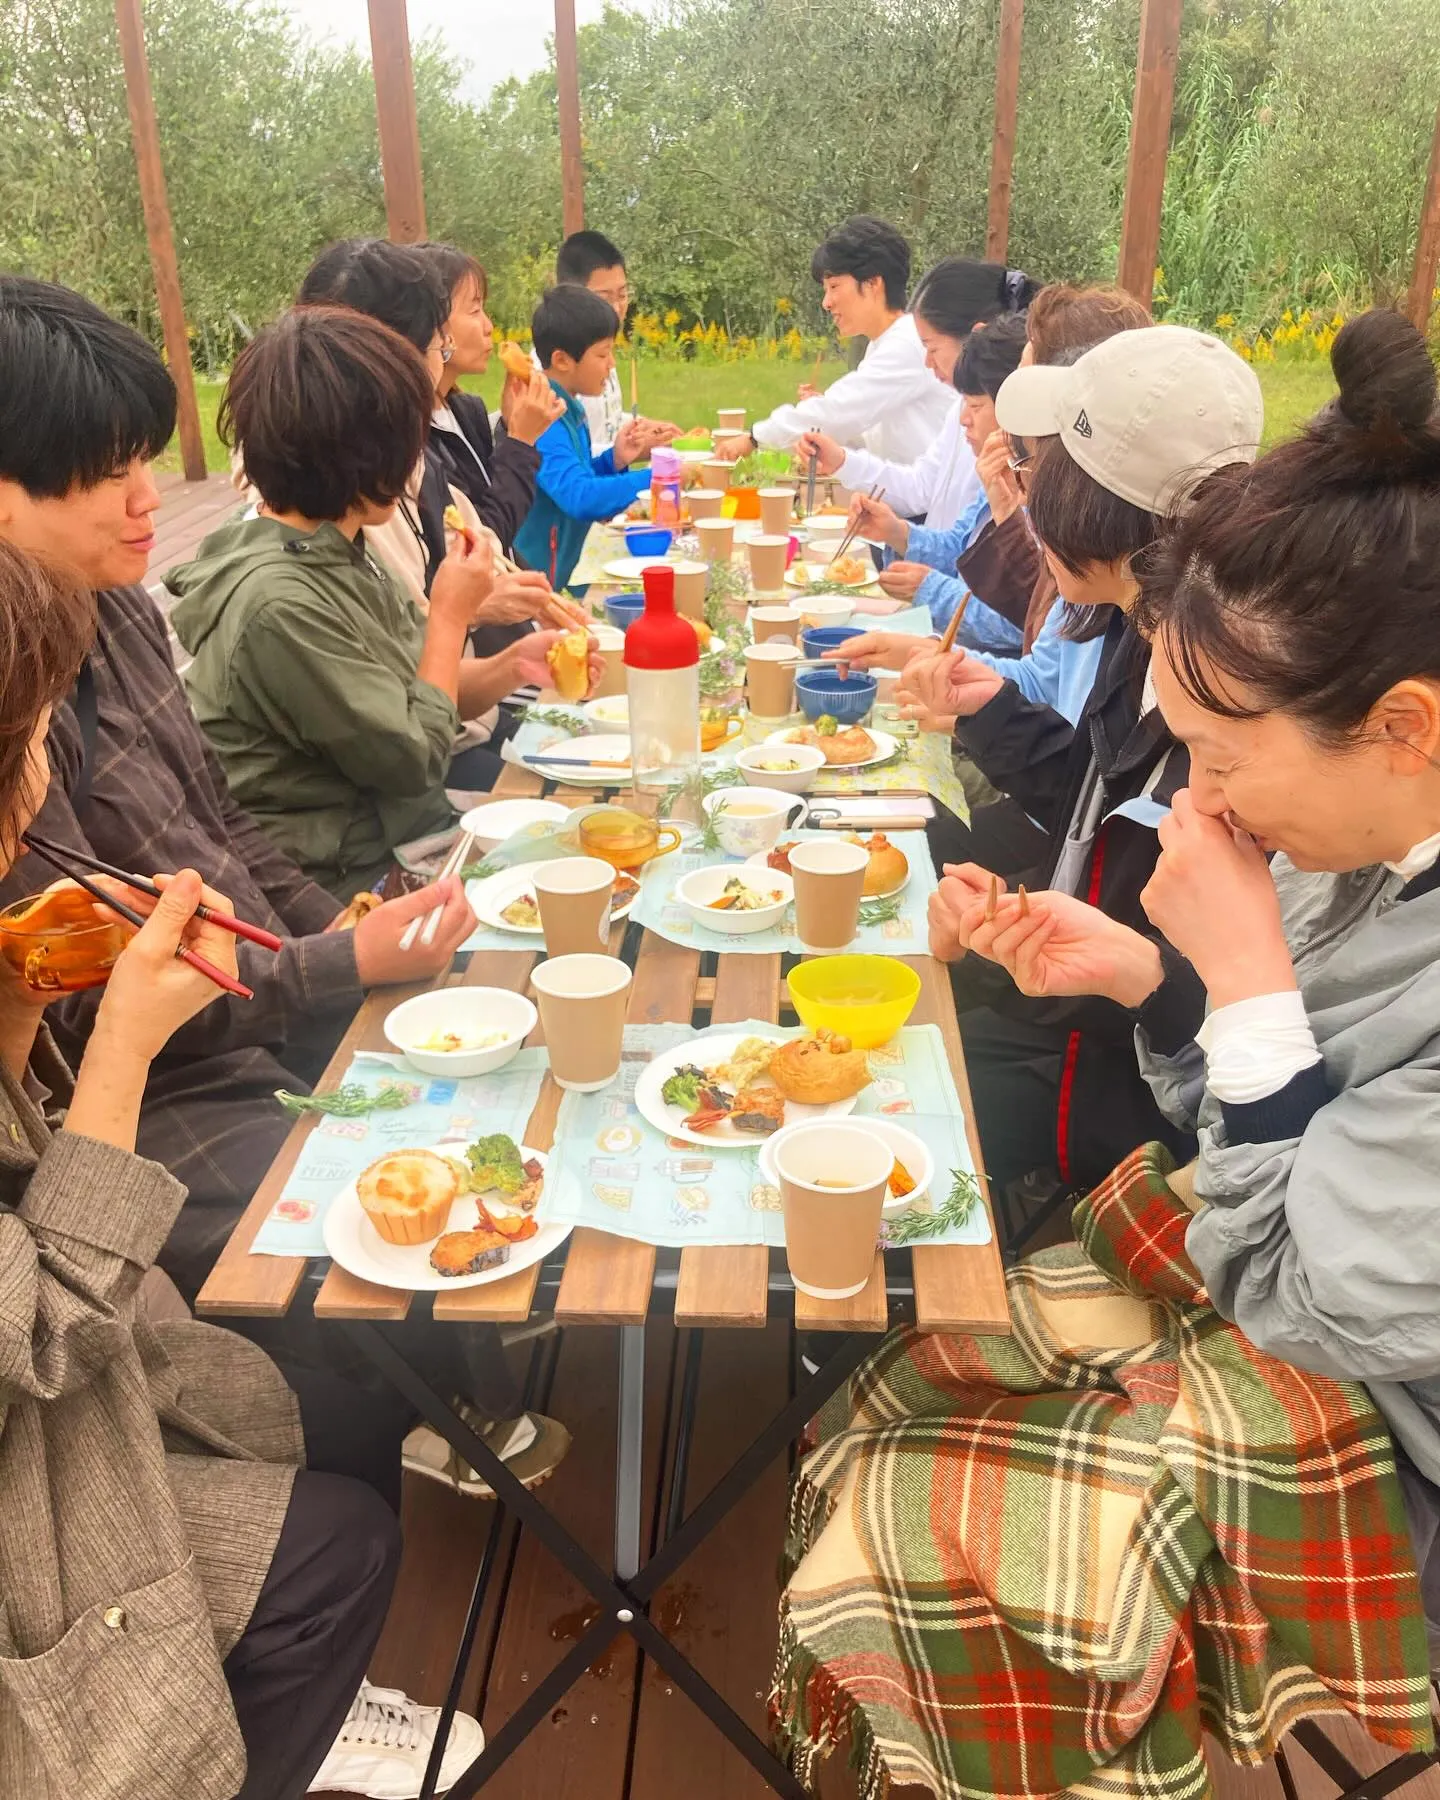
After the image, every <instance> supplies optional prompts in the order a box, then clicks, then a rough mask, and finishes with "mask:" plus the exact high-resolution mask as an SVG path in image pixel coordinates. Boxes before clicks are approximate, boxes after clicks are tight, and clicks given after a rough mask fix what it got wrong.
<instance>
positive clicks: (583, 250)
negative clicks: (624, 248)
mask: <svg viewBox="0 0 1440 1800" xmlns="http://www.w3.org/2000/svg"><path fill="white" fill-rule="evenodd" d="M624 267H625V258H624V257H623V256H622V255H621V254H620V251H619V249H618V248H617V247H616V245H614V244H612V243H611V242H610V240H609V238H607V237H605V236H603V235H602V234H601V233H600V232H598V231H572V232H571V233H570V235H569V237H567V238H566V240H565V242H564V243H563V244H562V245H561V246H560V249H559V251H558V252H557V253H556V257H555V279H556V281H558V282H573V283H574V284H575V285H576V286H577V287H584V286H585V284H586V282H587V281H589V279H590V277H591V276H592V275H595V274H598V273H599V271H600V270H601V269H623V268H624Z"/></svg>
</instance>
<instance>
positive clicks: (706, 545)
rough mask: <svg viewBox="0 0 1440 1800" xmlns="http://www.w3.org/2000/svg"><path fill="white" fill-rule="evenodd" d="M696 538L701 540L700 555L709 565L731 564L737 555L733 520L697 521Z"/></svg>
mask: <svg viewBox="0 0 1440 1800" xmlns="http://www.w3.org/2000/svg"><path fill="white" fill-rule="evenodd" d="M695 536H696V537H697V538H698V539H699V540H700V554H701V556H702V557H703V558H704V560H705V561H706V562H707V563H717V562H729V560H730V558H731V557H732V556H733V555H734V554H735V521H734V520H733V519H697V520H696V521H695Z"/></svg>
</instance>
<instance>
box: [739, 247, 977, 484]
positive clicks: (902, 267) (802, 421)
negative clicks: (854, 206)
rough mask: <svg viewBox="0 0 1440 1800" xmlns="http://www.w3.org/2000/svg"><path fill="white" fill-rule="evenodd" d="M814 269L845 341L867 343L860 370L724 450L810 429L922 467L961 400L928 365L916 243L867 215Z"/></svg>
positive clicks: (769, 443)
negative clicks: (912, 292) (920, 326)
mask: <svg viewBox="0 0 1440 1800" xmlns="http://www.w3.org/2000/svg"><path fill="white" fill-rule="evenodd" d="M810 272H811V274H812V275H813V276H814V277H815V279H816V281H818V282H819V283H820V285H821V287H822V288H823V290H824V296H825V297H824V300H823V302H822V304H823V306H824V308H825V311H826V312H827V313H829V315H830V317H831V318H832V319H833V320H834V321H835V329H836V331H838V332H839V334H840V336H841V337H863V338H868V339H869V347H868V348H867V350H866V352H865V355H864V357H863V359H862V360H861V363H860V366H859V368H858V369H855V370H853V371H852V372H851V373H850V374H848V375H842V376H841V377H840V379H839V380H838V381H837V382H835V383H834V385H833V386H832V387H830V388H829V389H827V391H826V392H825V393H823V394H821V393H817V392H816V391H815V390H814V389H813V388H810V387H808V386H807V387H802V388H801V389H800V396H799V400H798V402H797V404H796V405H794V406H780V407H777V408H776V409H775V411H774V412H773V413H771V415H770V417H769V418H768V419H761V420H760V421H759V422H758V424H757V425H756V426H755V428H754V435H753V438H727V439H726V440H725V443H724V446H723V448H722V452H721V453H722V454H723V455H726V456H728V455H730V454H731V453H732V450H733V453H734V454H735V455H737V456H739V455H743V454H744V453H745V452H746V451H747V450H749V449H751V448H753V446H754V445H755V444H759V445H763V446H764V447H765V448H766V449H773V450H788V449H790V448H791V447H792V445H794V444H795V443H796V442H797V441H798V439H799V438H800V436H801V434H802V433H803V432H806V431H823V432H825V433H826V434H827V435H828V436H830V437H832V438H835V439H836V440H837V441H838V442H839V443H841V444H844V445H846V446H847V447H861V448H864V449H866V450H870V451H873V452H874V454H875V455H876V456H880V457H884V458H885V459H886V460H887V461H893V462H901V463H911V462H918V461H919V459H920V458H921V457H922V456H923V455H924V454H925V452H926V451H927V450H928V449H929V448H930V446H931V445H932V444H933V443H934V441H935V439H936V438H937V437H938V436H939V435H940V432H941V430H942V429H943V428H944V425H945V421H946V418H947V416H948V414H949V413H950V412H951V410H952V409H953V407H954V405H955V395H954V392H953V390H952V389H950V388H947V387H946V386H945V384H944V383H943V382H942V381H940V380H939V379H938V378H937V377H936V376H935V375H934V374H933V373H932V372H931V370H930V369H929V367H928V366H927V364H926V360H925V346H924V345H923V344H922V343H921V342H920V334H919V332H918V331H917V330H916V328H915V321H914V319H913V318H912V317H911V315H910V314H909V313H908V312H906V310H905V289H906V285H907V283H908V282H909V279H910V246H909V245H908V244H907V243H906V242H905V239H904V238H903V237H901V235H900V233H899V232H898V231H896V229H895V228H894V226H893V225H887V224H886V223H885V221H884V220H883V219H872V218H868V217H866V216H864V215H863V214H862V215H860V216H857V217H856V218H853V219H847V220H846V221H845V223H844V224H843V225H841V226H839V227H838V229H836V230H835V231H832V232H831V233H830V235H829V237H827V238H826V239H825V242H824V243H823V244H821V246H820V248H819V249H818V250H817V251H816V252H815V255H814V257H813V258H812V260H811V264H810Z"/></svg>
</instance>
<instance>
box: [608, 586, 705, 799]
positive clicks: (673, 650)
mask: <svg viewBox="0 0 1440 1800" xmlns="http://www.w3.org/2000/svg"><path fill="white" fill-rule="evenodd" d="M643 580H644V583H645V610H644V612H643V613H641V615H640V617H639V618H638V619H636V621H635V623H634V624H633V625H631V627H630V628H629V630H628V631H627V632H626V633H625V689H626V692H627V694H628V695H629V699H630V762H631V767H632V769H633V771H634V782H635V786H636V787H637V788H638V789H641V790H647V789H648V790H649V791H650V792H652V793H653V792H657V791H660V790H662V789H665V788H672V787H678V786H680V785H681V784H682V783H685V782H688V781H690V780H691V779H692V777H695V778H698V776H699V773H700V641H699V639H698V638H697V637H696V635H695V629H694V627H693V626H692V625H691V624H690V621H689V620H688V619H686V618H683V617H682V616H681V615H680V614H679V613H677V612H676V610H675V571H674V570H673V569H672V568H670V567H669V566H668V564H664V563H656V564H654V565H652V566H651V567H650V568H648V569H646V570H645V571H644V574H643Z"/></svg>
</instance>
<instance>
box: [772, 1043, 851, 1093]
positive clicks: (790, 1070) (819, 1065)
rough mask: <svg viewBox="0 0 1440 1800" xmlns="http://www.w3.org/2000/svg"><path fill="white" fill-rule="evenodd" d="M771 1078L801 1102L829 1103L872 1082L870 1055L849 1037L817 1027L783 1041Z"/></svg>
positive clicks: (776, 1084)
mask: <svg viewBox="0 0 1440 1800" xmlns="http://www.w3.org/2000/svg"><path fill="white" fill-rule="evenodd" d="M770 1079H771V1081H773V1082H774V1084H775V1086H776V1087H777V1088H779V1090H780V1092H781V1093H782V1094H783V1095H784V1096H785V1098H786V1099H787V1100H794V1101H795V1102H796V1103H797V1104H798V1105H800V1106H829V1105H830V1104H831V1103H832V1102H833V1101H836V1100H848V1099H849V1098H850V1096H851V1095H852V1094H858V1093H859V1092H860V1090H861V1088H863V1087H868V1086H869V1084H870V1058H869V1057H868V1056H867V1055H866V1053H865V1051H863V1050H855V1049H852V1048H851V1045H850V1040H849V1038H847V1037H837V1036H836V1035H835V1033H834V1032H831V1031H817V1032H815V1033H814V1034H813V1035H812V1036H810V1037H803V1038H792V1039H791V1040H790V1042H789V1043H787V1044H782V1045H781V1047H780V1048H779V1049H778V1050H777V1051H776V1052H775V1054H774V1056H772V1057H771V1059H770Z"/></svg>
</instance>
